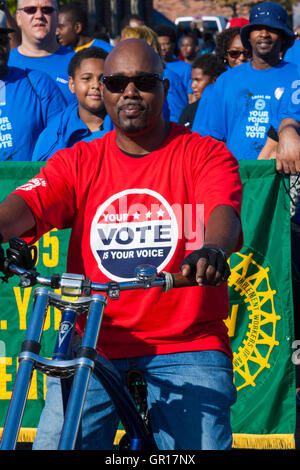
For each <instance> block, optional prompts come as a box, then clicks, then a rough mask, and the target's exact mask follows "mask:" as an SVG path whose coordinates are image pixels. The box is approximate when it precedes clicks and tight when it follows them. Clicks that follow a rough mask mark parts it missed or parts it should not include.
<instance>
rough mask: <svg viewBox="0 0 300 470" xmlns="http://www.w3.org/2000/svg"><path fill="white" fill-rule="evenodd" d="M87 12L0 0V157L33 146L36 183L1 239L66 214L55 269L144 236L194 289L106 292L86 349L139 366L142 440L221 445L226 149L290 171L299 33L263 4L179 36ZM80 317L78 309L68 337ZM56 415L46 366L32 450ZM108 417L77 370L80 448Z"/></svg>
mask: <svg viewBox="0 0 300 470" xmlns="http://www.w3.org/2000/svg"><path fill="white" fill-rule="evenodd" d="M87 26H88V25H87V16H86V13H84V11H83V10H82V9H81V8H80V7H79V6H78V5H73V4H72V5H71V4H70V5H67V6H65V7H63V8H61V9H60V10H58V7H57V3H56V1H55V0H19V1H18V8H17V11H16V18H15V20H14V18H12V17H11V15H10V14H9V11H8V9H7V7H6V5H5V2H4V7H3V9H2V10H0V79H1V84H2V88H1V91H0V109H1V116H0V121H1V137H0V141H1V151H0V160H1V161H29V162H30V161H46V160H47V164H46V166H45V167H43V168H42V169H41V172H40V173H39V175H37V180H38V181H39V182H40V184H38V185H34V184H33V185H32V187H31V190H30V191H25V190H24V187H22V186H21V187H20V188H18V189H16V191H14V192H13V193H12V194H11V195H9V196H8V197H7V198H6V200H5V201H4V202H2V203H1V204H0V236H1V237H0V239H1V238H2V240H3V241H4V242H5V241H7V240H8V238H9V237H10V236H12V235H17V236H24V237H25V238H26V240H28V241H30V242H33V241H35V240H37V239H39V238H40V237H41V236H42V235H43V234H44V233H46V232H47V231H49V230H51V229H52V228H54V227H56V228H59V229H64V228H70V227H71V228H72V236H71V239H70V247H69V254H68V260H67V265H68V266H67V268H68V270H69V271H68V272H75V273H81V274H85V275H87V276H89V277H90V278H92V279H93V281H96V282H104V281H106V280H107V278H111V279H113V280H119V279H120V278H121V279H127V278H130V276H131V275H132V272H131V270H132V267H133V264H134V263H137V261H138V259H137V257H138V253H139V252H140V251H141V248H144V247H147V248H153V247H155V248H157V250H156V251H155V252H156V253H159V255H157V256H158V257H161V259H159V260H157V259H156V260H155V262H156V263H157V266H158V267H159V268H160V269H162V268H167V269H168V270H169V271H170V272H172V271H173V272H175V271H178V270H179V269H181V271H182V274H183V275H184V276H187V277H188V278H191V277H193V279H194V280H195V282H196V283H197V284H198V287H196V288H193V289H190V290H188V291H185V292H182V290H181V289H178V290H177V291H176V292H175V293H174V292H173V291H172V292H170V293H159V292H155V291H154V290H152V291H153V292H151V293H150V292H149V293H148V294H147V296H146V297H144V296H143V295H144V294H143V295H140V294H139V293H137V292H134V293H133V294H132V293H128V294H126V295H125V294H124V296H123V297H122V299H121V300H120V301H119V302H118V305H117V306H115V305H114V303H111V304H113V305H111V304H110V305H108V307H107V310H106V313H105V318H104V320H103V327H102V330H101V333H100V338H99V347H98V357H97V361H99V362H100V363H101V358H102V356H103V355H104V356H107V357H109V358H110V360H111V361H112V363H113V366H114V367H115V368H116V369H117V370H118V372H119V373H120V375H121V376H122V377H123V378H124V377H125V379H124V380H126V373H127V372H128V369H130V368H131V369H132V368H136V369H139V370H141V371H142V372H143V375H144V377H145V381H146V383H147V388H148V401H149V411H150V417H151V425H152V431H153V433H154V437H155V440H156V443H157V445H158V447H159V449H165V450H170V449H218V450H221V449H229V448H231V445H232V432H231V428H230V406H231V405H232V404H233V403H234V402H235V399H236V391H235V388H234V384H233V372H232V352H231V349H230V343H229V338H228V333H227V329H226V326H225V324H224V319H225V318H226V317H227V316H228V307H229V306H228V289H227V284H226V281H227V278H228V276H229V269H228V263H227V259H228V258H229V256H230V255H231V253H232V252H234V251H237V250H239V249H241V247H242V244H243V233H242V228H241V222H240V211H241V204H242V185H241V181H240V176H239V171H238V161H239V160H242V159H251V160H258V159H262V158H276V159H277V168H278V170H279V171H284V172H285V173H286V174H291V175H294V177H295V178H296V177H297V176H296V174H297V173H298V172H299V171H300V151H299V149H300V145H299V143H300V141H299V128H300V123H299V121H298V118H299V110H298V106H297V104H298V103H299V101H298V102H297V100H295V99H294V96H295V91H297V90H295V83H296V81H297V77H298V68H297V66H298V65H299V61H298V56H297V53H296V54H295V55H293V54H292V51H293V50H294V49H295V50H296V51H297V48H298V44H299V45H300V41H299V42H298V41H296V40H295V39H296V36H295V34H294V33H293V31H292V30H291V29H290V28H289V26H288V16H287V12H286V11H285V10H284V8H282V7H281V6H280V5H278V4H275V3H273V2H264V3H261V4H257V5H256V6H254V7H253V8H252V10H251V12H250V16H249V20H248V19H240V20H236V21H232V22H231V23H230V24H229V25H228V28H226V29H225V30H224V31H223V32H222V33H219V34H217V35H216V36H215V37H213V36H212V35H211V34H209V32H205V31H204V32H201V34H200V33H199V31H197V30H196V29H195V28H190V29H189V30H187V31H183V32H182V34H181V36H180V37H179V36H178V34H177V32H176V30H175V29H174V28H172V27H170V26H169V25H160V26H157V27H156V28H154V29H152V28H150V27H149V26H147V25H145V24H144V22H143V21H142V20H141V19H140V18H138V17H136V16H133V17H132V18H131V19H130V18H129V19H128V21H127V23H126V24H124V25H123V28H122V31H121V34H120V38H119V40H118V42H115V43H113V41H112V40H110V39H109V37H108V36H107V35H105V34H99V35H97V37H96V36H95V37H91V36H90V34H89V33H88V27H87ZM297 43H298V44H297ZM286 57H287V58H288V61H287V60H285V58H286ZM299 120H300V118H299ZM269 149H270V150H269ZM50 157H51V158H50ZM125 197H126V202H127V204H128V205H129V206H128V207H127V212H126V214H125V212H124V210H123V212H124V213H117V214H118V217H119V219H118V220H119V222H120V221H121V222H120V223H119V224H117V223H115V224H109V223H108V216H107V214H110V211H112V212H114V211H116V210H119V211H121V209H120V207H123V204H122V203H123V202H124V200H123V199H124V198H125ZM200 203H201V204H203V206H204V208H205V210H204V215H203V225H204V227H205V229H204V233H203V234H202V239H201V240H197V246H193V248H192V249H187V248H186V245H187V242H188V240H187V234H186V233H185V232H184V230H183V227H179V228H181V230H179V229H178V226H177V225H176V223H175V222H174V220H175V219H176V217H175V216H174V213H173V209H172V208H173V207H174V206H176V207H177V205H178V206H180V207H181V208H183V207H184V206H185V205H189V204H200ZM130 204H131V205H132V207H133V208H134V210H135V212H133V210H132V213H131V212H130ZM117 206H118V208H117ZM155 207H159V208H160V211H157V217H156V215H155V214H154V208H155ZM293 209H294V210H293V212H292V214H291V216H292V231H293V237H296V239H297V240H299V234H300V230H297V228H298V226H299V225H298V219H300V216H299V214H298V211H297V210H296V208H295V207H294V208H293ZM163 214H164V215H163ZM125 215H126V223H127V225H126V226H125V225H123V224H122V221H125V219H124V217H125ZM183 220H184V217H182V219H181V221H182V223H183ZM179 233H180V234H181V236H179ZM200 238H201V237H200ZM296 245H297V243H296V242H295V243H294V246H296ZM127 248H130V251H129V250H127ZM126 250H127V251H126ZM146 251H147V253H148V251H149V252H150V251H151V253H152V255H151V256H154V255H153V250H152V249H151V250H146ZM117 252H118V253H119V254H120V255H122V256H121V257H123V258H124V259H122V260H121V261H120V259H119V258H118V260H117V259H116V257H115V254H116V253H117ZM125 254H126V257H125ZM292 255H293V259H295V260H296V258H297V253H296V251H295V253H292ZM129 258H132V259H129ZM144 261H145V262H149V261H153V259H151V257H150V255H149V256H148V258H145V259H144ZM116 262H117V264H116ZM137 264H140V263H137ZM0 265H1V259H0ZM298 266H299V265H298ZM0 267H1V266H0ZM296 284H297V283H296V281H295V284H294V289H293V291H294V295H295V299H294V301H295V305H296V304H297V302H298V304H299V298H298V297H299V296H297V294H296V291H297V290H298V291H299V289H297V287H296ZM298 285H299V280H298ZM83 328H84V319H82V318H80V319H79V320H78V326H77V333H78V335H79V337H80V335H82V331H83ZM76 339H77V340H78V338H76ZM77 342H78V341H77ZM76 344H77V343H76ZM62 419H63V409H62V403H61V392H60V387H59V380H58V379H53V378H47V397H46V403H45V407H44V409H43V412H42V416H41V421H40V425H39V428H38V431H37V437H36V442H35V444H34V448H36V449H51V448H56V446H57V443H58V439H59V431H60V429H61V425H62ZM103 423H105V424H103ZM117 425H118V417H117V416H116V413H115V410H114V408H113V405H112V404H111V403H110V401H109V399H108V397H107V394H106V392H105V390H104V389H103V387H102V385H101V383H100V382H99V380H98V379H97V378H96V377H93V376H92V379H91V384H90V386H89V389H88V392H87V398H86V403H85V408H84V413H83V425H82V434H83V436H82V443H83V448H86V449H94V448H104V449H108V448H111V446H112V442H113V438H114V434H115V432H116V427H117Z"/></svg>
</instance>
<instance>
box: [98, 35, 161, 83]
mask: <svg viewBox="0 0 300 470" xmlns="http://www.w3.org/2000/svg"><path fill="white" fill-rule="evenodd" d="M123 64H127V69H128V66H130V67H133V68H134V69H135V72H136V71H137V68H139V67H144V68H145V69H144V70H142V69H140V70H138V71H139V72H151V73H160V74H163V71H164V66H163V63H162V61H161V58H160V57H159V55H158V54H157V53H156V52H155V51H154V49H153V48H152V47H151V46H149V45H148V44H147V43H146V42H145V41H142V40H141V39H136V38H130V39H124V40H123V41H120V42H119V43H118V44H117V46H115V47H114V49H113V50H112V51H111V52H110V54H109V55H108V57H107V59H106V61H105V65H104V75H111V74H114V73H124V72H125V70H122V67H123ZM133 72H134V71H133Z"/></svg>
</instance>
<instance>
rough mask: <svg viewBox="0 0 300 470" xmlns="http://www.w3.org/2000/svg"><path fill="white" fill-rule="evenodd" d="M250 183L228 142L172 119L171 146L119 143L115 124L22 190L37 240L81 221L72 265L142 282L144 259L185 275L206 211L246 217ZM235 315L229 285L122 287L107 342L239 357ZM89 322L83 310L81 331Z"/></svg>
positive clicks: (108, 348)
mask: <svg viewBox="0 0 300 470" xmlns="http://www.w3.org/2000/svg"><path fill="white" fill-rule="evenodd" d="M241 188H242V186H241V181H240V177H239V172H238V163H237V161H236V160H235V159H234V158H233V156H232V154H231V153H230V152H229V151H228V150H227V149H226V147H225V145H224V144H223V143H220V142H217V141H215V140H213V139H211V138H209V137H205V138H202V137H200V136H199V135H198V134H196V133H191V132H190V131H189V130H186V129H184V128H183V127H181V126H178V125H175V124H172V129H171V131H170V133H169V135H168V137H167V139H166V141H165V142H164V143H163V144H162V145H161V147H160V148H158V149H157V150H155V151H154V152H151V153H150V154H148V155H146V156H143V157H140V158H134V157H132V156H128V155H126V154H124V153H123V152H122V151H121V150H120V149H119V148H118V147H117V145H116V134H115V131H111V132H109V133H108V134H106V135H105V136H104V137H103V138H102V139H96V140H94V141H91V142H89V143H86V142H79V143H78V144H76V145H75V146H74V147H73V148H72V149H64V150H61V151H59V152H57V153H56V154H55V155H54V156H53V157H52V158H51V159H50V160H49V161H48V162H47V165H46V166H45V167H43V168H42V169H41V172H40V174H39V175H37V176H36V177H35V178H33V179H32V180H31V181H30V183H29V184H28V183H27V184H25V185H23V186H21V187H20V188H18V189H17V190H16V191H15V194H18V195H20V196H22V197H23V198H24V199H25V200H26V202H27V203H28V205H29V207H30V208H31V210H32V212H33V214H34V217H35V220H36V229H35V230H36V231H35V233H34V238H33V239H31V240H30V241H33V240H35V239H39V238H40V237H41V236H42V235H43V234H44V233H46V232H48V231H49V230H50V229H52V228H54V227H57V228H58V229H63V228H69V227H72V234H71V238H70V245H69V253H68V260H67V270H68V272H72V273H81V274H85V275H86V276H89V277H90V279H91V280H92V281H94V282H106V281H107V280H109V279H111V280H116V281H122V280H129V279H133V278H134V268H135V267H136V266H137V265H140V264H153V265H155V266H156V267H157V269H158V272H160V271H168V272H179V270H180V265H181V262H182V260H183V258H184V256H185V255H186V254H188V253H189V252H190V251H192V250H194V249H197V248H199V247H200V246H201V244H202V243H203V239H202V238H201V232H202V228H203V227H202V226H201V220H200V219H201V214H202V209H203V208H204V225H205V223H206V221H207V219H208V217H209V215H210V213H211V212H212V210H213V209H214V208H215V207H216V206H218V205H221V204H227V205H230V206H232V207H233V208H234V209H235V210H236V212H237V213H238V214H240V206H241V199H242V189H241ZM196 215H197V217H198V218H197V219H196ZM202 223H203V220H202ZM30 235H31V234H30ZM241 238H242V237H241ZM240 244H241V243H240ZM240 244H239V246H238V247H237V249H239V248H240ZM227 316H228V289H227V286H226V285H223V286H221V287H217V288H215V287H191V288H184V289H183V288H182V289H173V290H171V291H169V292H167V293H164V292H162V291H161V290H160V289H159V288H157V289H150V290H137V291H131V292H121V294H120V299H119V300H118V301H112V300H109V301H108V305H107V307H106V309H105V314H104V318H103V322H102V327H101V332H100V335H99V342H98V345H99V349H100V348H101V349H102V350H103V351H104V353H105V354H106V355H107V356H108V357H110V358H118V357H133V356H140V355H152V354H164V353H171V352H182V351H195V350H203V349H218V350H222V351H224V352H226V353H227V354H229V355H231V349H230V345H229V339H228V335H227V328H226V326H225V324H224V321H223V320H224V319H226V317H227ZM84 322H85V318H84V317H79V320H78V325H77V327H78V330H79V332H82V329H83V325H84Z"/></svg>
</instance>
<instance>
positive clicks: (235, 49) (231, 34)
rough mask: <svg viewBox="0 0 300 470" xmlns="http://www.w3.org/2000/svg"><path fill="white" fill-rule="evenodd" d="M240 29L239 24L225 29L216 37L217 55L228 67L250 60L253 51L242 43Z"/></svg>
mask: <svg viewBox="0 0 300 470" xmlns="http://www.w3.org/2000/svg"><path fill="white" fill-rule="evenodd" d="M240 30H241V28H240V27H239V26H234V27H232V28H229V29H225V30H224V31H222V33H220V34H219V35H218V36H217V39H216V56H217V57H219V59H220V60H221V61H222V62H224V63H225V64H226V65H227V66H228V68H233V67H236V66H237V65H241V64H243V63H245V62H248V61H249V60H250V58H251V53H250V52H249V51H248V50H247V49H245V48H244V46H243V44H242V41H241V37H240Z"/></svg>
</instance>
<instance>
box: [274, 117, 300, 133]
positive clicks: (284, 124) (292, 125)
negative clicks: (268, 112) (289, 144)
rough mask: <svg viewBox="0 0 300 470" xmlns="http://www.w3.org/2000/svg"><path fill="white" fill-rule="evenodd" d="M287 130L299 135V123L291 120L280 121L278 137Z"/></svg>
mask: <svg viewBox="0 0 300 470" xmlns="http://www.w3.org/2000/svg"><path fill="white" fill-rule="evenodd" d="M287 130H292V131H294V132H296V133H297V134H298V135H300V122H298V121H295V119H293V118H285V119H283V120H282V121H281V123H280V126H279V128H278V135H279V137H280V135H282V133H283V132H285V131H287Z"/></svg>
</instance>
